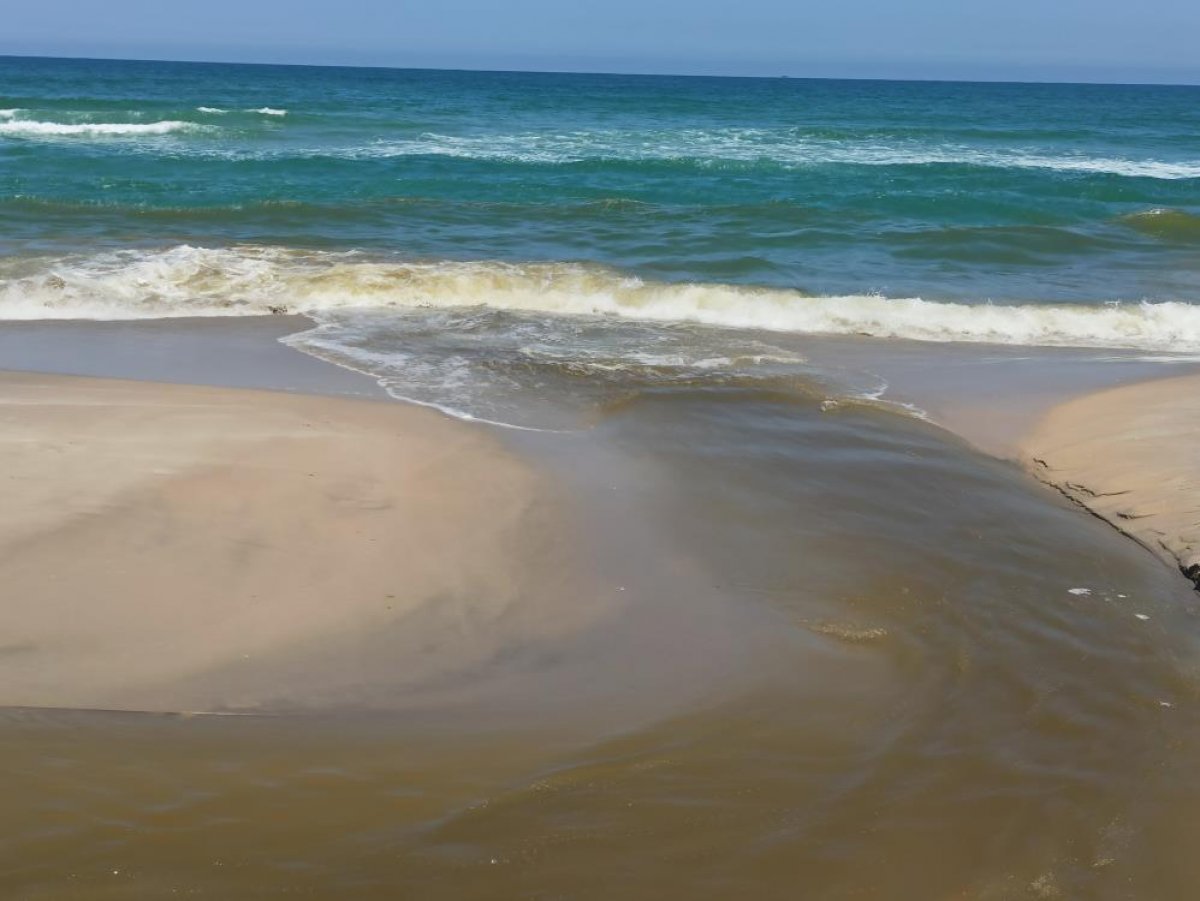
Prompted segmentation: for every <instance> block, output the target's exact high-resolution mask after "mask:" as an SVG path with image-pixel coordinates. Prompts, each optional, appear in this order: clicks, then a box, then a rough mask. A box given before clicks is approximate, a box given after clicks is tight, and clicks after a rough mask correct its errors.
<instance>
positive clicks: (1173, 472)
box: [1022, 375, 1200, 587]
mask: <svg viewBox="0 0 1200 901" xmlns="http://www.w3.org/2000/svg"><path fill="white" fill-rule="evenodd" d="M1022 449H1023V452H1024V455H1025V457H1026V459H1027V460H1028V463H1029V467H1030V469H1031V470H1032V471H1033V472H1034V473H1035V474H1036V475H1037V476H1038V478H1040V479H1042V480H1044V481H1046V482H1048V483H1050V484H1051V485H1053V486H1055V487H1056V488H1058V489H1059V490H1061V491H1062V492H1063V493H1064V494H1066V495H1067V496H1068V497H1070V498H1071V499H1072V500H1074V501H1076V502H1078V503H1079V504H1080V505H1082V506H1083V507H1085V508H1087V509H1088V510H1090V511H1092V512H1093V513H1095V514H1096V515H1097V516H1100V517H1102V518H1103V519H1105V520H1107V521H1108V522H1110V523H1112V524H1113V525H1114V526H1115V527H1116V528H1118V529H1119V530H1120V531H1122V532H1124V533H1125V534H1127V535H1129V536H1130V537H1131V538H1134V539H1135V540H1137V541H1139V542H1140V543H1142V544H1143V545H1145V546H1146V547H1147V548H1149V549H1150V550H1152V551H1153V552H1154V553H1156V554H1158V555H1159V556H1160V557H1162V558H1164V559H1165V560H1167V561H1168V562H1170V563H1171V564H1172V565H1178V566H1179V568H1180V570H1181V571H1182V572H1183V573H1184V574H1185V575H1186V576H1188V577H1189V578H1190V579H1192V580H1193V581H1194V582H1196V583H1197V585H1198V587H1200V376H1197V375H1187V376H1182V377H1175V378H1167V379H1158V380H1155V381H1149V382H1141V383H1138V384H1134V385H1128V386H1124V387H1120V388H1114V389H1112V390H1108V391H1102V392H1099V393H1096V394H1089V395H1086V396H1084V397H1081V398H1078V399H1075V400H1071V401H1069V402H1067V403H1064V404H1062V405H1060V406H1058V407H1056V408H1054V409H1053V410H1051V411H1050V412H1049V413H1048V414H1047V415H1046V416H1045V417H1044V418H1043V419H1042V421H1041V422H1040V423H1039V424H1038V425H1037V426H1036V427H1035V428H1034V429H1033V431H1032V432H1031V433H1030V434H1029V435H1028V436H1027V437H1026V438H1025V439H1024V441H1023V443H1022Z"/></svg>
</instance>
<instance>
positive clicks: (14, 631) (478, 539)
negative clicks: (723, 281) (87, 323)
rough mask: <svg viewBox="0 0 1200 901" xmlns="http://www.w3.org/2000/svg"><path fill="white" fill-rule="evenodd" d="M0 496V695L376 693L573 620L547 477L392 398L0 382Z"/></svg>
mask: <svg viewBox="0 0 1200 901" xmlns="http://www.w3.org/2000/svg"><path fill="white" fill-rule="evenodd" d="M0 492H2V497H3V503H2V504H0V705H27V706H68V707H111V708H136V709H148V710H180V709H183V710H212V709H229V708H235V709H244V708H251V709H262V708H263V707H270V706H271V705H273V704H278V705H282V706H285V707H287V706H294V705H301V706H303V705H308V704H323V703H330V704H347V703H349V704H353V703H359V702H361V703H364V704H374V703H377V702H380V703H386V702H387V700H388V699H393V698H395V697H396V695H397V690H398V689H403V687H404V686H406V685H412V684H417V683H420V682H429V681H430V680H436V679H437V678H438V677H439V674H441V673H457V672H459V671H461V670H462V669H463V668H464V667H467V666H469V665H471V663H472V662H473V661H484V660H487V659H489V657H490V656H493V655H495V654H496V653H497V651H498V648H500V647H502V642H503V640H504V638H503V633H505V631H506V629H507V631H508V632H510V633H511V632H514V631H516V632H519V633H520V634H521V635H522V636H523V638H524V640H527V641H535V640H536V639H537V637H538V636H539V635H543V634H546V633H550V632H554V631H559V632H561V631H565V630H570V629H573V628H576V627H578V626H579V624H580V623H579V621H578V620H579V618H580V617H586V616H587V613H586V609H587V608H586V605H582V604H575V605H573V606H571V607H570V608H569V609H556V611H555V615H554V616H553V617H551V616H546V615H545V611H544V610H542V609H539V607H538V598H537V597H536V596H534V594H533V593H531V591H530V589H529V586H528V585H527V584H526V573H527V572H529V571H531V570H533V569H537V566H536V563H537V561H538V560H539V559H541V558H546V557H552V558H553V559H554V560H555V563H556V565H555V566H554V567H553V568H551V571H553V572H557V573H562V574H564V575H563V576H562V580H563V581H564V582H565V581H566V580H567V578H568V577H567V576H566V575H565V574H566V573H569V572H570V566H569V565H567V558H566V556H564V554H565V551H564V548H565V547H569V546H570V544H571V540H570V538H569V537H568V536H567V535H566V534H565V527H564V524H563V523H562V522H561V521H559V520H558V518H557V516H556V512H555V510H556V506H555V500H554V499H553V498H552V497H551V496H550V494H549V492H548V491H547V490H546V489H545V487H544V486H542V485H540V484H539V483H538V482H537V480H536V479H535V478H534V477H533V476H532V475H531V473H530V472H529V470H528V469H527V468H526V467H525V466H524V465H522V464H520V463H519V462H517V461H516V460H515V459H514V458H512V457H511V456H510V455H508V454H507V453H505V452H504V451H503V449H502V448H501V447H500V446H499V445H498V444H497V442H495V441H494V440H493V439H492V438H490V437H489V436H488V435H487V434H486V433H484V432H482V431H480V430H477V429H473V428H470V427H467V426H465V425H463V424H460V423H455V422H453V421H450V420H447V419H445V418H444V417H440V416H437V415H434V414H431V413H428V412H426V411H423V410H419V409H414V408H410V407H405V406H401V405H399V404H389V403H377V402H371V401H354V400H340V399H339V400H331V399H328V398H319V397H309V396H299V395H286V394H277V393H268V392H253V391H240V390H225V389H214V388H197V387H189V386H178V385H157V384H149V383H136V382H120V381H107V380H93V379H78V378H67V377H58V376H45V375H29V374H16V373H13V374H3V375H0ZM546 570H547V567H542V568H541V574H540V577H539V589H538V590H539V591H541V592H542V595H543V596H544V597H546V598H548V599H551V600H552V596H553V595H554V593H555V592H569V591H571V590H572V587H571V586H570V585H566V584H561V585H558V584H552V580H551V583H548V581H547V579H546V577H545V572H546ZM547 603H549V600H548V601H547ZM500 624H503V626H504V628H501V625H500ZM372 692H375V693H376V694H372ZM379 692H384V693H385V694H383V695H380V694H378V693H379ZM381 698H382V700H381Z"/></svg>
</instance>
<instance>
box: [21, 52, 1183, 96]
mask: <svg viewBox="0 0 1200 901" xmlns="http://www.w3.org/2000/svg"><path fill="white" fill-rule="evenodd" d="M0 59H36V60H61V61H68V62H116V63H179V64H183V65H195V66H261V67H264V68H292V69H371V70H382V71H394V72H474V73H479V74H493V75H593V76H611V77H618V78H620V77H629V78H724V79H735V78H736V79H755V80H764V81H779V80H790V81H866V82H901V83H902V82H921V83H929V84H1013V85H1016V84H1019V85H1067V86H1070V85H1075V86H1094V87H1163V88H1196V87H1200V81H1196V82H1178V81H1071V80H1052V81H1046V80H1039V79H1022V78H979V77H976V78H945V77H933V76H930V77H905V78H887V77H881V76H877V75H876V76H873V75H795V74H791V73H780V74H778V75H716V74H706V73H697V72H612V71H603V70H589V69H504V68H499V69H497V68H490V67H477V68H472V67H469V66H398V65H385V64H381V63H374V64H372V63H296V62H288V63H282V62H261V61H251V60H219V59H168V58H164V57H125V56H59V55H54V54H49V55H48V54H44V53H12V52H0ZM1196 77H1197V78H1198V79H1200V74H1198V75H1197V76H1196Z"/></svg>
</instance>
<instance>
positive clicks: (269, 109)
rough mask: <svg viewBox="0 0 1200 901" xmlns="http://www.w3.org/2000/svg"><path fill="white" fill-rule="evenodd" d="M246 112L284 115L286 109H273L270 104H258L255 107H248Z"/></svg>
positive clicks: (286, 112)
mask: <svg viewBox="0 0 1200 901" xmlns="http://www.w3.org/2000/svg"><path fill="white" fill-rule="evenodd" d="M246 112H248V113H259V114H260V115H263V116H286V115H287V114H288V111H287V110H285V109H275V108H274V107H271V106H260V107H258V108H257V109H248V110H246Z"/></svg>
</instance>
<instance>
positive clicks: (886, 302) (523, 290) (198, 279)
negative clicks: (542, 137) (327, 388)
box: [0, 246, 1200, 351]
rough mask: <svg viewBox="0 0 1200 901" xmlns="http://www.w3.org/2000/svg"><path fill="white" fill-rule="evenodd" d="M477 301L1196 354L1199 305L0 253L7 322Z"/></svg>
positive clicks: (219, 258) (380, 265)
mask: <svg viewBox="0 0 1200 901" xmlns="http://www.w3.org/2000/svg"><path fill="white" fill-rule="evenodd" d="M388 307H392V308H417V307H432V308H448V309H453V308H468V307H486V308H491V309H498V310H510V311H522V312H537V313H546V314H556V315H573V316H612V317H620V318H623V319H630V320H642V321H652V322H653V321H657V322H692V323H699V324H703V325H709V326H716V327H726V328H747V329H764V330H769V331H780V332H795V333H811V334H834V335H864V336H873V337H881V338H907V339H913V340H921V341H967V342H983V343H995V344H1020V345H1059V346H1076V347H1129V348H1141V349H1149V350H1162V351H1195V350H1200V306H1198V305H1192V304H1187V303H1180V302H1163V303H1127V304H1103V305H1085V304H1074V305H1050V304H1024V305H998V304H997V305H992V304H966V303H949V302H936V301H927V300H922V299H920V298H887V297H880V296H874V295H852V296H841V297H810V296H806V295H804V294H802V293H800V292H798V291H789V290H782V289H770V288H755V287H747V286H738V285H726V284H664V283H656V282H647V281H643V280H642V279H639V278H636V277H633V276H629V275H625V274H622V273H619V272H616V271H614V270H611V269H607V268H603V267H599V266H589V265H581V264H566V263H526V264H512V263H499V262H436V263H420V262H392V261H378V260H371V259H368V258H366V257H364V256H362V255H360V254H357V253H353V252H350V253H330V252H307V251H296V250H288V249H283V248H252V247H233V248H196V247H189V246H180V247H174V248H170V249H167V250H159V251H118V252H114V253H109V254H102V255H99V256H91V257H76V258H71V259H66V260H61V259H60V260H40V261H35V260H28V259H15V260H13V259H10V260H8V261H3V262H0V318H3V319H47V318H60V319H62V318H94V319H134V318H161V317H171V316H229V315H261V314H267V313H272V312H293V313H319V312H321V311H324V310H341V309H381V308H382V309H386V308H388Z"/></svg>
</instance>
